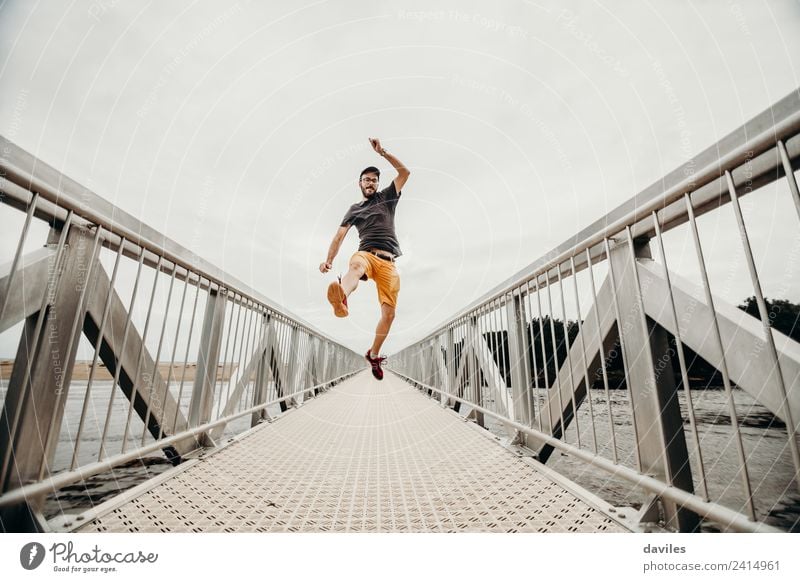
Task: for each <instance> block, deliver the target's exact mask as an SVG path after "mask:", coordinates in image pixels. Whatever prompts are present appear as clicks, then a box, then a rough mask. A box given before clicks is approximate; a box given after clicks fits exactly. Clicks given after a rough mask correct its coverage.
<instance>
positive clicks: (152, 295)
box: [122, 256, 164, 453]
mask: <svg viewBox="0 0 800 582" xmlns="http://www.w3.org/2000/svg"><path fill="white" fill-rule="evenodd" d="M163 261H164V257H161V256H159V257H158V261H157V262H156V267H155V274H154V276H153V287H152V288H151V289H150V302H149V303H148V305H147V316H146V317H145V321H144V329H143V330H142V342H141V344H139V355H138V357H137V358H136V370H135V371H134V373H133V382H136V381H137V380H138V378H139V370H141V368H142V360H143V359H144V354H145V352H146V351H147V347H146V342H147V332H148V331H149V330H150V318H151V316H152V312H153V303H154V301H155V298H156V289H157V288H158V276H159V275H160V274H161V265H162V263H163ZM140 388H142V389H143V388H144V386H134V390H133V393H132V394H131V399H130V402H129V403H128V418H127V420H126V421H125V430H124V432H123V434H122V452H123V453H124V452H125V451H126V450H127V448H128V433H129V431H130V427H131V420H132V418H133V409H134V402H135V400H136V395H137V394H138V393H139V389H140ZM145 430H146V427H145Z"/></svg>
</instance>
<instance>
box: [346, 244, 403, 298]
mask: <svg viewBox="0 0 800 582" xmlns="http://www.w3.org/2000/svg"><path fill="white" fill-rule="evenodd" d="M353 263H357V264H360V265H363V266H364V274H365V275H366V276H367V278H368V279H372V280H373V281H375V285H376V286H377V287H378V302H379V303H381V304H383V303H386V304H387V305H388V306H389V307H397V294H398V293H399V292H400V275H398V274H397V269H395V267H394V263H393V262H392V261H387V260H385V259H381V258H379V257H376V256H375V255H373V254H372V253H368V252H365V251H358V252H357V253H356V254H354V255H353V256H352V257H350V264H351V265H352V264H353Z"/></svg>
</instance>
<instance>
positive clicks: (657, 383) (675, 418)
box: [609, 241, 699, 531]
mask: <svg viewBox="0 0 800 582" xmlns="http://www.w3.org/2000/svg"><path fill="white" fill-rule="evenodd" d="M633 244H634V248H633V249H631V248H630V246H629V244H628V243H626V242H623V241H617V242H616V243H615V244H613V245H612V246H611V247H610V248H611V252H610V256H609V268H611V269H613V273H614V283H615V289H613V292H614V293H616V295H617V300H618V303H619V308H620V318H621V319H622V321H617V329H618V330H619V333H620V335H621V336H622V344H623V347H624V350H625V353H626V357H627V361H628V368H629V369H628V373H629V377H628V378H626V384H627V387H628V394H629V397H630V399H631V406H632V407H633V410H634V412H635V414H634V415H633V422H634V428H635V431H634V434H635V435H637V437H638V449H639V454H640V457H641V471H642V473H644V474H647V475H652V476H654V477H656V478H657V479H660V480H662V481H664V482H665V483H668V484H671V485H674V486H675V487H679V488H680V489H683V490H685V491H688V492H690V493H693V492H694V486H693V483H692V473H691V467H690V465H689V455H688V451H687V448H686V439H685V436H684V433H683V419H682V417H681V411H680V406H679V404H678V395H677V389H676V385H675V379H674V378H673V375H672V363H671V356H672V354H671V353H670V351H669V345H668V341H667V334H666V332H665V331H664V329H663V328H661V327H659V326H657V325H656V324H655V322H654V321H653V320H651V319H649V318H648V317H647V316H646V315H645V313H644V305H643V301H642V297H641V294H642V293H646V292H647V290H646V289H641V288H640V285H639V280H638V276H637V275H636V272H635V270H634V269H635V263H636V262H638V261H650V260H652V258H651V254H650V246H649V242H648V241H634V243H633ZM654 362H659V367H660V371H659V372H658V373H656V370H655V366H654ZM664 371H665V372H664ZM661 505H662V508H663V510H664V517H665V522H666V524H667V526H668V527H670V528H672V529H676V530H678V531H695V530H696V529H697V528H698V527H699V518H698V516H697V515H696V514H695V513H693V512H691V511H689V510H686V509H682V508H680V507H678V506H677V505H676V504H675V503H674V502H669V501H662V502H661ZM645 509H647V508H645ZM641 517H642V518H645V515H644V512H643V514H642V516H641ZM648 520H649V519H648Z"/></svg>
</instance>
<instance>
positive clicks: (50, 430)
mask: <svg viewBox="0 0 800 582" xmlns="http://www.w3.org/2000/svg"><path fill="white" fill-rule="evenodd" d="M102 232H103V227H102V226H98V227H97V229H96V230H95V234H94V237H93V240H92V251H91V254H90V255H89V256H90V257H94V256H95V253H96V252H97V245H98V244H100V237H101V234H102ZM95 262H96V261H94V260H92V261H89V265H88V266H87V268H86V277H85V279H84V284H83V286H82V287H81V294H80V297H78V306H77V307H76V308H75V317H74V318H73V319H72V329H71V330H70V333H69V341H68V342H67V349H66V351H65V352H64V353H65V354H66V355H67V357H70V354H72V347H73V346H74V345H75V339H76V337H77V335H78V325H81V324H82V323H83V322H82V320H81V317H80V315H81V313H82V312H83V306H84V301H85V300H86V291H87V289H88V288H89V281H90V280H91V276H92V272H93V270H94V265H95ZM59 388H60V390H59V391H58V394H56V403H55V406H54V407H53V410H58V409H59V407H60V406H61V399H62V398H63V397H64V390H63V385H59ZM55 425H56V423H52V422H51V423H50V426H48V427H47V436H46V438H45V446H44V452H45V454H44V455H43V456H42V463H41V464H40V465H39V481H41V480H42V479H44V473H45V471H47V470H48V466H47V464H48V463H47V456H48V451H49V450H50V447H51V446H52V442H53V438H55V437H54V435H55Z"/></svg>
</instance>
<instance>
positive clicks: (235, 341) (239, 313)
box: [223, 295, 245, 410]
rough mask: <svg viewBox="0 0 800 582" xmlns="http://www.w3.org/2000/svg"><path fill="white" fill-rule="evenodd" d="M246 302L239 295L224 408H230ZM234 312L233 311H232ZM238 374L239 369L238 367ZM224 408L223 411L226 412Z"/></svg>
mask: <svg viewBox="0 0 800 582" xmlns="http://www.w3.org/2000/svg"><path fill="white" fill-rule="evenodd" d="M244 302H245V297H244V296H242V295H239V309H238V311H237V312H236V328H235V329H234V330H233V351H232V352H231V368H230V370H229V371H228V383H227V386H226V388H225V406H224V408H227V407H228V402H230V399H231V383H232V382H233V362H234V361H236V346H237V345H238V343H239V322H240V320H241V317H242V309H244ZM231 311H233V310H231ZM237 372H238V367H237ZM224 408H223V410H224Z"/></svg>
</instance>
